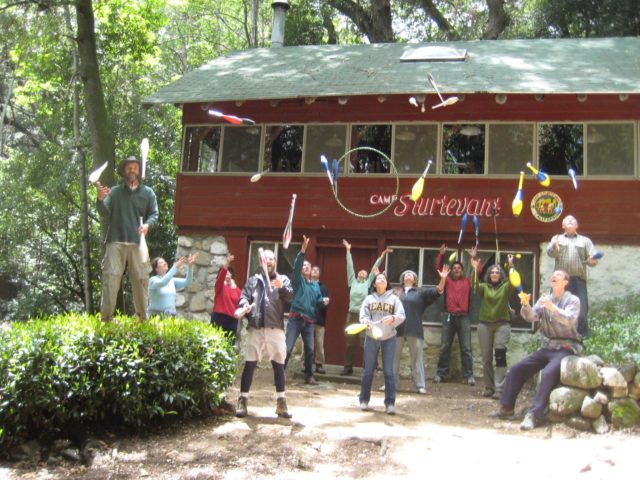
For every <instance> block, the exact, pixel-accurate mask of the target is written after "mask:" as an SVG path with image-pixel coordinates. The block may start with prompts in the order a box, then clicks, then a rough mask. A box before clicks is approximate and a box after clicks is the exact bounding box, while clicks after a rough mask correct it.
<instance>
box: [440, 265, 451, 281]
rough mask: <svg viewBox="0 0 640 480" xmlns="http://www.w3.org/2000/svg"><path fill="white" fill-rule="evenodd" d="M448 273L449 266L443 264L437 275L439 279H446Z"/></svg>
mask: <svg viewBox="0 0 640 480" xmlns="http://www.w3.org/2000/svg"><path fill="white" fill-rule="evenodd" d="M449 271H450V269H449V264H448V263H445V264H444V266H443V267H442V270H438V275H440V278H447V276H448V275H449Z"/></svg>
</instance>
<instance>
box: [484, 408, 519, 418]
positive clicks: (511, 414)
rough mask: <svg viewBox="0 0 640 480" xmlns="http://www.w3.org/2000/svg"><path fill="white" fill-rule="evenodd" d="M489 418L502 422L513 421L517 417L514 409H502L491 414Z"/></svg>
mask: <svg viewBox="0 0 640 480" xmlns="http://www.w3.org/2000/svg"><path fill="white" fill-rule="evenodd" d="M489 416H490V417H493V418H500V419H501V420H513V419H514V418H515V417H516V412H515V411H514V410H513V408H507V407H500V410H497V411H495V412H492V413H490V414H489Z"/></svg>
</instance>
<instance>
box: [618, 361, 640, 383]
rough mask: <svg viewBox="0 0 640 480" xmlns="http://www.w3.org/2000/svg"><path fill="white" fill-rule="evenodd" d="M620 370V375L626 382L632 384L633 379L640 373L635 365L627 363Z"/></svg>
mask: <svg viewBox="0 0 640 480" xmlns="http://www.w3.org/2000/svg"><path fill="white" fill-rule="evenodd" d="M618 370H620V373H621V374H622V376H623V377H624V379H625V380H626V382H627V383H631V382H633V378H634V377H635V376H636V373H637V372H638V367H637V365H636V364H635V363H633V362H629V363H625V364H624V365H620V367H618Z"/></svg>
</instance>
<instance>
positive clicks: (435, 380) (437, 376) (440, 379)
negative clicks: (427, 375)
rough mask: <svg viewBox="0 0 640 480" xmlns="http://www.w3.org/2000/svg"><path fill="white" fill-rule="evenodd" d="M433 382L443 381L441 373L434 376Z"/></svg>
mask: <svg viewBox="0 0 640 480" xmlns="http://www.w3.org/2000/svg"><path fill="white" fill-rule="evenodd" d="M433 383H442V377H441V376H440V375H436V376H435V377H433Z"/></svg>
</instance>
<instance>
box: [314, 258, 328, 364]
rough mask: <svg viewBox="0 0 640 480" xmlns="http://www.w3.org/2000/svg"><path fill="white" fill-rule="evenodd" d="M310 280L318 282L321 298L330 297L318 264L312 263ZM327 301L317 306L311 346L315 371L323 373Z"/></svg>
mask: <svg viewBox="0 0 640 480" xmlns="http://www.w3.org/2000/svg"><path fill="white" fill-rule="evenodd" d="M311 280H313V281H314V282H318V286H319V287H320V294H321V295H322V298H323V299H325V298H326V299H329V298H331V295H330V294H329V289H328V288H327V286H326V285H325V284H324V283H322V282H321V281H320V267H319V266H318V265H314V266H313V267H311ZM328 306H329V305H328V302H327V304H325V303H324V302H323V303H322V305H320V308H318V313H317V315H316V325H315V331H314V332H313V333H314V337H313V339H314V348H313V361H314V363H315V364H316V373H320V374H324V373H327V372H326V371H325V370H324V368H323V364H324V328H325V325H326V324H327V307H328Z"/></svg>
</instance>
